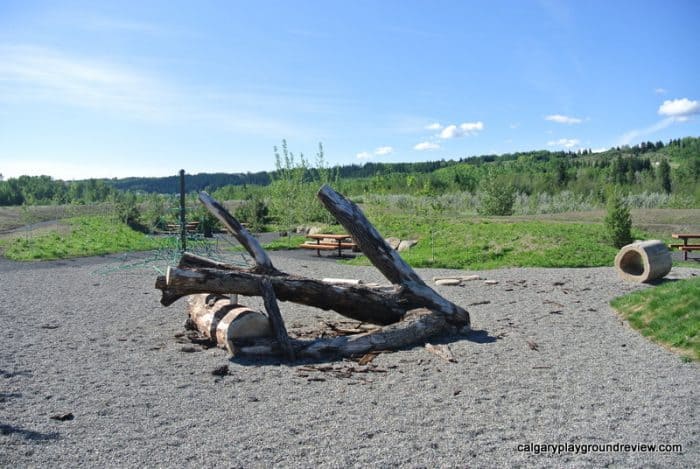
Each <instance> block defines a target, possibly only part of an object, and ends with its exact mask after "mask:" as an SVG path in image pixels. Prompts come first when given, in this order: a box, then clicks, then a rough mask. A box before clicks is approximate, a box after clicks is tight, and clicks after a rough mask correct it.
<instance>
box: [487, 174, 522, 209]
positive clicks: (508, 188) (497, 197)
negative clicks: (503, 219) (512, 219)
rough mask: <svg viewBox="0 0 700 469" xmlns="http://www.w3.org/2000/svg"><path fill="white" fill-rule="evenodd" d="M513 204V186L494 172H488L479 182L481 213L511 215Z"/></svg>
mask: <svg viewBox="0 0 700 469" xmlns="http://www.w3.org/2000/svg"><path fill="white" fill-rule="evenodd" d="M514 204H515V188H514V187H513V185H512V184H510V183H504V181H503V180H502V178H499V177H496V175H495V174H488V175H486V176H485V177H484V179H483V181H482V183H481V205H480V206H479V209H478V212H479V214H481V215H512V214H513V205H514Z"/></svg>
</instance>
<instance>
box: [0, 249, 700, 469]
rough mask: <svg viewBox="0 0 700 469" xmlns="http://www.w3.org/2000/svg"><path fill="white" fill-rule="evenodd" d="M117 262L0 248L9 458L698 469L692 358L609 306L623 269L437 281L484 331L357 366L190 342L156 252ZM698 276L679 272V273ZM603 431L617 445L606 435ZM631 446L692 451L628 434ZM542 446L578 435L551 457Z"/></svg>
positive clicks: (316, 273)
mask: <svg viewBox="0 0 700 469" xmlns="http://www.w3.org/2000/svg"><path fill="white" fill-rule="evenodd" d="M271 257H272V258H273V261H274V263H275V265H276V266H277V267H278V268H280V269H282V270H284V271H287V272H296V273H299V274H302V275H306V276H310V277H315V278H322V277H351V278H360V279H363V280H365V281H380V282H381V281H382V278H381V275H380V274H379V273H378V272H377V271H376V270H375V269H374V268H371V267H351V266H344V265H339V264H337V263H336V262H334V261H333V260H332V259H326V258H322V259H318V258H316V257H315V255H314V254H313V253H304V255H303V256H300V255H298V254H297V255H295V256H293V257H292V256H289V255H287V254H285V253H272V254H271ZM115 262H119V257H116V256H115V257H105V258H92V259H82V260H74V261H60V262H42V263H33V264H17V263H12V262H9V261H0V330H2V335H3V341H2V346H1V347H0V465H1V466H5V467H49V466H50V467H137V466H138V467H141V466H147V467H195V466H202V465H204V464H206V465H212V466H217V467H266V466H271V465H279V466H293V467H316V466H324V467H346V466H362V467H366V466H371V467H375V466H381V467H385V466H401V467H463V466H474V467H504V466H505V467H508V466H528V467H530V466H531V467H543V466H550V467H551V466H555V467H600V466H607V465H615V466H624V467H630V466H632V467H639V466H645V467H693V466H696V465H697V462H698V461H699V460H700V445H699V444H698V440H699V438H700V436H699V430H700V423H699V421H698V415H697V411H698V389H699V388H700V366H699V365H698V364H697V363H686V362H684V361H682V360H681V359H680V358H679V357H678V356H676V355H674V354H673V353H671V352H669V351H667V350H665V349H663V348H662V347H660V346H658V345H655V344H653V343H651V342H649V341H647V340H646V339H644V338H643V337H641V336H640V335H639V334H638V333H637V332H635V331H634V330H632V329H631V328H630V327H629V326H628V325H627V324H625V322H624V321H621V320H620V319H619V318H618V317H617V316H616V314H615V313H614V311H612V310H611V308H610V307H609V305H608V303H609V301H610V300H611V299H612V298H613V297H615V296H619V295H622V294H625V293H627V292H630V291H633V290H637V289H641V288H649V287H648V286H646V285H636V284H629V283H624V282H622V281H621V280H619V279H618V278H617V277H616V275H615V273H614V271H613V269H612V268H591V269H502V270H494V271H487V272H476V273H481V274H482V276H483V277H484V278H488V279H492V280H497V281H498V284H496V285H486V284H484V282H483V281H476V282H469V283H467V284H466V285H465V286H462V287H436V289H437V290H438V291H439V292H440V293H441V294H443V295H444V296H445V297H446V298H448V299H450V300H451V301H453V302H455V303H457V304H460V305H462V306H465V307H466V308H467V309H468V310H469V311H470V313H471V316H472V325H473V328H474V331H473V332H471V333H470V334H469V335H468V336H464V337H452V338H449V339H448V342H449V347H450V348H451V350H452V353H453V354H454V356H455V357H456V359H457V363H448V362H445V361H443V360H441V359H440V358H439V357H437V356H435V355H433V354H430V353H428V352H427V351H426V350H425V349H424V348H423V347H415V348H412V349H408V350H400V351H397V352H394V353H385V354H381V355H379V356H378V357H377V358H375V360H374V362H373V365H376V366H375V368H374V371H373V372H369V373H357V372H353V370H354V369H355V368H354V367H355V366H356V364H355V363H354V362H350V361H327V362H321V363H319V362H316V363H307V362H299V363H294V364H284V363H278V362H272V361H269V360H268V361H265V360H251V359H246V360H244V359H235V358H234V359H231V358H230V357H229V356H228V355H227V354H226V352H225V351H223V350H221V349H216V348H213V349H206V348H203V347H200V346H198V345H193V344H191V343H188V342H187V341H186V340H185V339H184V338H183V337H181V335H182V332H183V322H184V319H185V310H184V302H182V301H180V302H178V303H176V304H175V305H173V306H171V307H169V308H165V307H162V306H161V305H160V303H159V298H160V295H159V294H160V292H159V291H157V290H155V289H154V287H153V284H154V280H155V276H156V272H155V271H154V270H153V269H151V268H148V267H147V268H145V269H133V268H132V269H118V270H115V271H113V272H112V273H110V274H108V275H105V274H102V273H100V272H104V271H106V270H109V269H106V267H111V266H114V265H115ZM418 273H419V274H420V275H421V276H423V277H424V278H426V279H430V278H431V277H432V276H434V275H443V274H449V273H454V271H448V270H430V269H419V270H418ZM459 273H461V274H464V273H474V272H464V271H462V272H459ZM698 274H700V271H698V270H697V269H689V268H676V269H674V270H673V271H672V272H671V274H670V275H669V278H671V279H674V278H686V277H689V276H691V275H698ZM246 303H247V304H249V305H251V306H254V307H259V306H260V305H261V302H260V301H259V300H258V299H250V301H246ZM281 310H282V313H283V315H284V317H285V320H286V322H287V325H288V328H289V329H290V333H292V334H309V333H313V332H314V331H318V330H320V329H319V325H318V324H319V321H321V320H332V321H341V320H344V318H341V317H340V316H337V315H334V314H329V313H326V312H322V311H318V310H314V309H311V308H307V307H302V306H298V305H293V304H289V303H282V304H281ZM222 367H224V368H223V370H227V371H228V374H224V375H223V376H221V373H220V371H221V370H222ZM216 370H219V373H218V374H213V372H215V371H216ZM606 444H610V445H615V444H618V446H617V447H613V448H610V449H611V450H610V451H597V450H599V449H600V448H601V446H604V445H606ZM639 444H647V445H662V444H663V445H665V444H671V445H680V448H681V449H679V450H678V451H672V452H659V450H658V448H657V450H656V451H655V452H649V451H645V452H643V451H641V450H640V448H636V450H635V448H633V447H632V446H630V447H621V446H619V445H639ZM532 445H572V446H570V447H568V448H562V447H559V446H558V447H556V449H557V452H556V453H553V452H552V449H553V448H552V447H549V448H547V449H548V451H546V452H540V451H538V450H539V449H541V448H540V447H535V446H532ZM573 445H588V446H576V447H574V446H573ZM591 445H593V446H591ZM528 450H529V451H528ZM538 453H539V454H538Z"/></svg>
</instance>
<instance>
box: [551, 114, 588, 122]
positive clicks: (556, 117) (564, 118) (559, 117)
mask: <svg viewBox="0 0 700 469" xmlns="http://www.w3.org/2000/svg"><path fill="white" fill-rule="evenodd" d="M545 120H548V121H552V122H556V123H558V124H580V123H581V122H583V120H582V119H579V118H578V117H570V116H563V115H561V114H551V115H549V116H546V117H545Z"/></svg>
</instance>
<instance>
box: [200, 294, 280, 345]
mask: <svg viewBox="0 0 700 469" xmlns="http://www.w3.org/2000/svg"><path fill="white" fill-rule="evenodd" d="M188 303H189V304H188V311H189V318H190V320H191V321H192V323H193V324H194V325H195V326H196V327H197V330H199V332H201V333H202V334H203V335H204V336H205V337H207V338H208V339H210V340H211V341H212V342H215V343H216V344H217V345H220V346H223V347H226V348H227V349H228V350H229V351H230V352H232V350H233V342H234V341H235V340H240V339H255V338H260V337H269V336H271V333H272V331H271V329H270V322H269V321H268V318H267V316H265V315H264V314H262V313H260V312H258V311H255V310H252V309H250V308H248V307H246V306H242V305H237V304H234V305H232V304H231V303H230V302H229V299H228V298H224V297H220V296H217V295H210V294H201V295H194V296H191V297H190V298H189V301H188Z"/></svg>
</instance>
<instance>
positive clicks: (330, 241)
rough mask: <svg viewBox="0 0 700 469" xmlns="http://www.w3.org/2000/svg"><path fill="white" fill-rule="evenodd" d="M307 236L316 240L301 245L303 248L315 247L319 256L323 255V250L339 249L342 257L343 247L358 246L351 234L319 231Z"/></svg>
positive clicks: (339, 254) (351, 247) (353, 247)
mask: <svg viewBox="0 0 700 469" xmlns="http://www.w3.org/2000/svg"><path fill="white" fill-rule="evenodd" d="M306 237H307V238H308V239H310V240H314V241H316V242H315V243H314V242H306V243H303V244H300V245H299V247H300V248H302V249H314V250H315V251H316V255H318V256H321V251H335V250H336V249H337V250H338V257H342V255H343V249H356V248H357V245H356V244H355V243H354V242H353V240H352V237H351V236H350V235H349V234H329V233H318V234H309V235H306Z"/></svg>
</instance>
